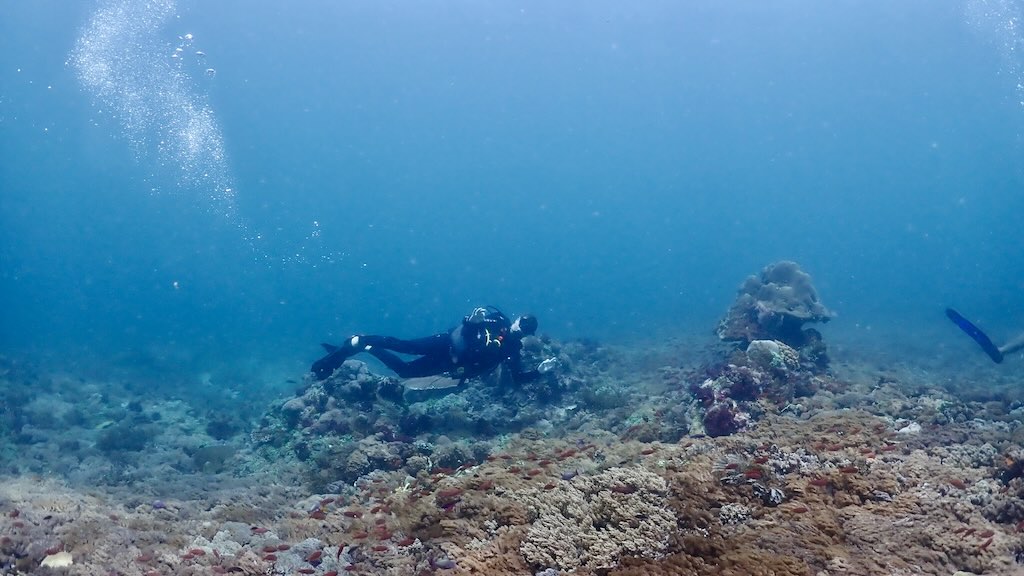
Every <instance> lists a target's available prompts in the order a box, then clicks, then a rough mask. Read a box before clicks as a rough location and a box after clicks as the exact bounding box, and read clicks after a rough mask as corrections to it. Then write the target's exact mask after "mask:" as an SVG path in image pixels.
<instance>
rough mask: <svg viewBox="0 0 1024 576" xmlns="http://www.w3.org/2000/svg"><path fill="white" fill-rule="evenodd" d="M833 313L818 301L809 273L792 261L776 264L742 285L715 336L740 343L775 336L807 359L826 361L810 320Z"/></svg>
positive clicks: (823, 364)
mask: <svg viewBox="0 0 1024 576" xmlns="http://www.w3.org/2000/svg"><path fill="white" fill-rule="evenodd" d="M834 316H835V314H834V313H833V312H831V311H830V310H829V309H828V308H826V307H825V305H824V304H822V303H821V302H820V301H819V300H818V293H817V291H816V290H815V289H814V285H813V284H812V283H811V277H810V275H808V274H807V273H806V272H804V271H802V270H801V269H800V266H799V265H797V264H796V263H795V262H790V261H782V262H776V263H775V264H771V265H769V266H767V267H765V269H764V270H762V271H761V274H760V275H759V276H750V277H748V278H747V279H746V281H744V282H743V285H742V286H740V289H739V294H738V295H737V297H736V301H735V302H733V304H732V306H731V307H730V308H729V311H728V312H727V313H726V315H725V317H724V318H723V319H722V320H721V321H720V322H719V324H718V330H717V333H718V337H719V338H721V339H722V340H725V341H729V342H739V343H740V345H741V346H746V345H747V344H749V343H751V342H753V341H755V340H778V341H780V342H784V343H786V344H788V345H789V346H791V347H793V348H795V349H797V350H800V351H801V354H802V355H803V356H805V357H806V359H807V361H808V362H810V363H812V364H815V365H820V366H825V365H827V363H828V359H827V356H826V355H825V350H824V345H823V344H822V343H821V335H820V334H819V333H818V332H817V331H815V330H813V329H810V328H804V324H807V323H809V322H828V321H829V320H830V319H832V318H833V317H834Z"/></svg>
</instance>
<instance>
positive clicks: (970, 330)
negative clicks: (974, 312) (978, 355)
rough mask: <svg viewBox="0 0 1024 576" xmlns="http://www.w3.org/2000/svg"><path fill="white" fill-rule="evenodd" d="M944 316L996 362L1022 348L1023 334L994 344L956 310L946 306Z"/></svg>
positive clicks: (1023, 343) (1023, 345) (1023, 346)
mask: <svg viewBox="0 0 1024 576" xmlns="http://www.w3.org/2000/svg"><path fill="white" fill-rule="evenodd" d="M946 316H947V317H949V319H950V320H952V321H953V323H954V324H956V325H957V326H959V327H960V329H961V330H963V331H964V333H966V334H967V335H968V336H970V337H971V338H973V339H974V341H975V342H977V343H978V345H979V346H981V349H982V350H984V351H985V353H986V354H988V357H989V358H991V359H992V361H993V362H995V363H996V364H999V363H1001V362H1002V361H1003V357H1004V356H1006V355H1007V354H1013V353H1014V352H1018V351H1020V350H1024V334H1021V335H1020V336H1017V337H1016V338H1014V339H1013V340H1010V341H1009V342H1007V343H1006V344H1003V345H1002V346H996V345H995V344H993V343H992V340H990V339H989V337H988V336H987V335H986V334H985V333H984V332H982V331H981V328H978V327H977V326H975V325H974V324H972V323H971V322H970V321H969V320H967V319H966V318H964V317H963V316H961V315H960V313H959V312H957V311H956V310H953V309H952V308H946Z"/></svg>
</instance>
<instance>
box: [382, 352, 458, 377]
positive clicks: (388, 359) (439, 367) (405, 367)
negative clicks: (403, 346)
mask: <svg viewBox="0 0 1024 576" xmlns="http://www.w3.org/2000/svg"><path fill="white" fill-rule="evenodd" d="M366 352H367V353H369V354H371V355H372V356H373V357H374V358H376V359H378V360H380V361H381V362H383V363H384V365H385V366H387V367H388V368H390V369H391V370H392V371H394V373H395V374H398V376H399V377H400V378H419V377H420V376H436V375H438V374H441V373H443V372H445V371H446V370H448V369H449V368H450V367H451V361H450V360H449V359H448V356H447V353H445V354H442V355H438V354H430V355H427V356H422V357H420V358H417V359H415V360H410V361H408V362H406V361H405V360H402V359H401V358H399V357H398V356H396V355H394V354H392V353H391V352H388V351H387V350H385V349H383V348H378V347H376V346H373V347H371V348H370V349H369V350H367V351H366Z"/></svg>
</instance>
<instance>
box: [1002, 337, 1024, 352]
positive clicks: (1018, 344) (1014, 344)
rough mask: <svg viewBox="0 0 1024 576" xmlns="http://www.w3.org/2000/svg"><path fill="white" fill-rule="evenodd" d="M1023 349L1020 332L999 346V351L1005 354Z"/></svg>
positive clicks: (1023, 340)
mask: <svg viewBox="0 0 1024 576" xmlns="http://www.w3.org/2000/svg"><path fill="white" fill-rule="evenodd" d="M1021 350H1024V334H1021V335H1019V336H1017V337H1016V338H1014V339H1013V340H1010V341H1009V342H1007V343H1006V344H1003V345H1002V346H1000V347H999V351H1000V352H1002V353H1003V354H1004V355H1005V354H1013V353H1014V352H1020V351H1021Z"/></svg>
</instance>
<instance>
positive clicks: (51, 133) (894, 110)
mask: <svg viewBox="0 0 1024 576" xmlns="http://www.w3.org/2000/svg"><path fill="white" fill-rule="evenodd" d="M159 4H163V5H165V7H168V9H169V13H170V16H169V17H168V18H167V19H166V20H161V21H158V24H159V25H158V26H157V27H156V29H155V30H154V32H153V33H152V34H149V35H148V36H147V35H144V38H145V39H146V41H147V42H149V43H150V44H151V45H152V46H155V47H156V49H157V56H156V57H154V58H151V57H149V55H147V54H142V55H139V56H131V54H133V50H134V48H132V47H131V46H121V47H120V48H118V47H116V46H114V47H108V50H115V51H116V52H115V53H118V54H121V56H120V58H123V59H126V60H124V61H128V62H131V63H133V65H138V66H140V67H141V68H140V69H142V70H146V71H148V72H146V73H142V74H139V75H136V76H133V77H132V82H133V83H134V85H133V86H130V88H131V89H133V90H137V91H140V92H141V93H142V95H143V100H142V101H143V102H148V103H149V104H148V105H150V106H156V107H158V106H159V104H153V102H155V101H156V100H154V99H158V96H159V93H160V90H159V88H160V87H161V86H164V84H162V83H163V82H164V81H165V77H173V78H176V79H177V84H171V85H170V86H171V87H172V88H175V89H178V90H180V91H181V93H180V94H179V96H184V97H185V101H186V102H189V103H191V104H194V105H196V106H198V107H199V108H198V109H200V110H202V109H205V110H209V111H210V112H211V116H210V117H209V118H210V119H212V123H211V124H210V125H209V126H208V127H209V128H211V129H212V130H213V132H206V133H204V134H205V135H206V136H207V137H209V136H210V135H211V134H212V136H213V137H214V138H213V140H209V139H207V140H200V141H199V147H200V150H199V151H198V158H192V160H195V161H198V162H199V164H200V167H199V168H198V170H199V172H202V171H203V170H207V171H208V172H203V173H202V174H198V173H197V172H196V170H197V169H196V168H195V167H194V166H193V165H190V166H185V167H182V166H180V164H181V163H180V162H178V160H180V158H179V157H176V156H175V153H174V152H173V151H168V149H162V148H161V147H162V145H161V144H160V142H162V141H167V140H171V141H174V142H177V141H178V140H180V139H182V138H186V135H183V134H182V133H181V132H175V131H174V130H169V129H168V128H167V126H166V123H167V122H169V121H172V120H174V121H177V120H181V119H182V118H180V117H179V116H181V114H184V112H181V111H180V109H179V108H176V107H171V108H170V109H167V110H163V112H162V115H160V114H157V115H156V116H152V117H149V119H148V120H147V121H146V122H143V123H142V125H141V127H140V125H139V124H136V125H135V127H134V128H131V127H129V126H128V125H126V122H125V113H124V109H122V110H121V111H120V112H118V111H117V110H116V106H113V107H112V106H111V105H110V104H109V102H107V103H104V101H103V97H102V96H101V95H98V94H97V92H96V90H94V89H90V88H89V87H88V86H87V85H85V84H84V83H83V81H82V79H81V75H82V68H81V63H76V62H75V61H74V57H75V54H76V49H77V48H76V47H77V46H79V44H78V43H79V42H80V41H81V39H82V37H83V34H84V33H85V31H87V30H88V29H89V25H90V22H91V19H92V18H94V17H95V15H96V14H97V13H98V12H100V11H102V10H104V9H106V10H110V9H112V8H116V7H128V8H131V10H130V11H129V12H131V13H132V14H134V16H132V17H133V18H139V16H138V15H139V14H143V15H144V14H146V13H147V10H150V11H151V7H152V6H153V5H159ZM1022 10H1024V3H1021V2H1012V1H1009V0H1005V1H1001V2H1000V1H995V0H993V1H984V0H971V1H956V2H952V1H951V2H934V0H914V1H907V2H888V1H885V2H883V1H877V2H853V1H841V2H829V3H827V4H822V3H820V2H809V1H786V2H771V3H764V2H731V3H719V2H705V3H692V2H685V3H680V2H669V1H665V2H644V3H639V4H635V3H633V4H627V3H621V2H608V1H600V2H586V3H582V2H574V3H550V2H540V1H536V2H533V1H529V2H517V3H508V2H417V3H409V2H350V3H340V2H328V1H322V2H303V3H299V4H294V3H278V4H276V5H271V4H270V3H256V4H253V3H251V2H242V1H240V0H232V1H222V2H212V3H211V2H193V1H184V0H180V1H179V2H177V3H173V2H170V1H167V0H165V1H164V2H157V3H147V2H144V1H142V0H131V1H126V0H109V1H102V2H89V3H85V2H82V3H67V2H64V1H62V0H40V1H35V2H7V3H5V4H4V6H3V12H4V13H3V16H2V17H0V38H3V45H4V49H3V50H0V158H2V161H0V259H2V267H0V297H2V300H3V307H2V310H3V312H2V314H3V317H2V319H0V321H2V323H0V347H2V349H3V350H7V351H9V352H12V353H14V352H16V353H28V354H38V355H41V356H44V357H51V358H53V357H61V356H63V357H65V358H67V359H69V361H70V359H72V358H73V359H75V360H76V361H82V360H88V359H92V360H94V361H97V362H102V361H105V360H106V359H111V360H110V361H112V362H113V361H115V359H117V358H121V360H120V361H129V362H133V361H134V362H143V360H142V359H143V358H146V357H150V356H157V357H162V356H168V355H170V356H171V358H172V360H173V359H176V358H177V359H180V360H178V361H175V362H173V364H174V366H176V367H177V368H181V369H182V370H184V371H201V370H206V369H210V367H222V366H230V365H232V364H236V363H238V364H243V363H248V364H254V365H262V364H267V365H270V364H275V365H276V364H285V365H287V366H289V367H290V369H294V371H295V373H296V374H298V373H300V372H301V370H302V369H304V367H306V366H308V364H309V362H310V361H312V360H313V359H315V358H316V357H317V355H318V353H319V350H318V347H317V343H318V342H320V341H322V340H327V341H331V340H337V339H338V338H339V337H340V336H341V335H344V334H348V333H352V332H377V333H391V334H395V335H399V336H417V335H422V334H426V333H431V332H434V331H438V330H442V329H445V328H447V327H448V326H450V325H451V324H452V323H454V322H456V321H457V320H458V319H459V318H460V317H461V315H462V314H464V313H466V311H467V310H468V309H469V308H471V307H472V306H473V305H476V304H479V303H493V304H496V305H498V306H499V307H501V308H503V309H505V310H506V312H508V313H509V314H515V313H520V312H525V311H530V312H534V313H536V314H537V315H538V316H539V317H540V320H541V330H542V331H543V332H548V333H550V334H552V335H554V336H556V337H558V338H570V337H578V336H579V337H593V338H597V339H599V340H604V341H609V342H616V343H623V344H630V343H634V342H638V343H642V342H646V341H649V340H651V339H654V338H664V337H669V336H671V335H673V334H695V333H708V334H710V331H711V329H712V328H713V327H714V325H715V323H716V322H717V320H718V319H719V318H720V317H721V316H722V314H724V312H725V310H726V309H727V308H728V306H729V304H730V302H731V301H732V299H733V297H734V296H735V290H736V288H737V287H738V285H739V284H740V282H741V281H742V280H743V278H744V277H745V276H747V275H748V274H753V273H756V272H758V271H759V270H760V269H761V268H762V267H764V266H765V265H767V264H769V263H771V262H774V261H776V260H779V259H793V260H796V261H798V262H799V263H800V264H801V266H802V267H803V268H804V269H805V270H806V271H808V272H809V273H810V274H812V275H813V277H814V279H815V284H816V286H817V288H818V290H819V294H820V295H821V298H822V300H823V301H824V302H825V304H826V305H828V306H829V307H830V308H832V309H833V310H835V311H837V312H838V314H839V315H838V317H837V318H836V319H835V320H834V321H833V322H832V323H831V324H830V325H829V326H827V327H826V333H827V334H828V336H827V338H829V339H832V340H833V341H842V339H843V338H850V339H854V338H859V339H870V338H872V337H877V338H878V339H879V341H880V342H881V344H882V345H885V344H886V342H888V341H890V340H891V341H892V342H899V341H901V340H915V341H920V340H924V341H926V342H930V341H931V339H935V341H936V343H937V344H941V345H942V346H943V348H942V351H941V352H940V353H943V354H950V355H956V354H965V353H970V354H979V353H978V352H977V351H976V350H974V349H973V344H972V343H970V342H968V341H966V339H965V338H964V337H963V335H961V334H958V333H956V330H955V328H953V327H952V326H951V325H949V324H948V322H947V321H946V320H945V318H944V316H943V314H942V309H943V307H944V306H947V305H955V306H957V307H958V308H959V309H960V310H961V311H962V312H964V314H965V315H967V316H968V317H970V318H972V319H974V320H976V321H978V322H979V323H981V324H982V325H984V326H985V327H986V329H988V330H990V332H991V333H992V334H993V337H994V338H995V339H997V340H999V339H1002V337H1004V336H1009V335H1012V334H1013V333H1015V331H1016V330H1019V329H1020V328H1021V327H1024V313H1022V306H1021V303H1022V299H1021V289H1022V288H1024V275H1022V272H1024V260H1022V258H1021V255H1022V254H1024V234H1021V225H1020V214H1021V213H1022V209H1024V196H1022V194H1021V192H1020V190H1021V184H1022V179H1024V173H1022V167H1024V149H1022V146H1021V133H1022V128H1024V106H1022V104H1021V102H1020V101H1021V99H1022V90H1021V89H1020V88H1018V84H1019V83H1024V74H1022V69H1024V63H1022V62H1024V61H1021V59H1020V57H1019V56H1018V55H1017V52H1019V50H1016V49H1017V48H1019V47H1020V43H1021V37H1020V36H1019V34H1018V32H1017V30H1016V28H1015V25H1016V20H1014V19H1015V18H1018V17H1019V15H1020V13H1021V11H1022ZM134 25H135V24H134V23H133V22H127V23H124V26H125V27H127V28H131V26H134ZM186 34H192V35H193V40H192V42H190V43H188V45H187V46H186V47H185V49H184V50H183V52H182V57H181V58H180V60H181V61H180V62H172V59H171V57H172V55H173V54H174V49H175V47H176V46H181V45H182V43H183V38H184V37H185V35H186ZM197 50H201V51H202V52H204V53H205V54H206V55H205V56H196V55H195V54H194V52H195V51H197ZM142 52H144V50H142ZM109 53H110V52H108V54H109ZM91 63H92V64H96V62H95V59H94V60H93V61H92V62H91ZM207 69H211V70H213V72H212V73H210V72H207ZM93 71H94V72H95V70H93ZM128 88H129V87H126V86H114V90H115V92H118V91H120V92H119V93H123V92H124V91H125V90H127V89H128ZM117 97H118V96H114V98H115V99H116V98H117ZM204 106H205V107H206V108H203V107H204ZM179 112H181V114H179ZM193 112H194V111H193ZM187 119H188V118H186V120H187ZM147 122H148V123H147ZM193 136H194V135H193ZM213 141H219V142H220V143H221V144H222V151H223V153H224V156H223V158H221V159H214V160H210V156H209V154H208V153H209V152H210V151H211V149H210V148H209V147H208V146H207V145H209V144H210V142H213ZM165 143H166V142H165ZM172 143H173V142H172ZM172 148H173V147H172ZM210 172H212V173H210ZM197 174H198V175H197ZM190 177H191V178H192V179H191V180H190V179H189V178H190ZM211 182H214V183H215V184H216V185H217V186H218V187H220V188H225V187H230V188H231V189H232V195H233V200H232V201H231V202H230V205H229V206H226V205H225V201H224V198H223V196H224V194H223V190H215V189H212V188H214V186H213V185H211ZM133 354H134V355H133ZM125 359H127V360H125ZM166 360H167V359H166V358H164V361H165V362H166Z"/></svg>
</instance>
